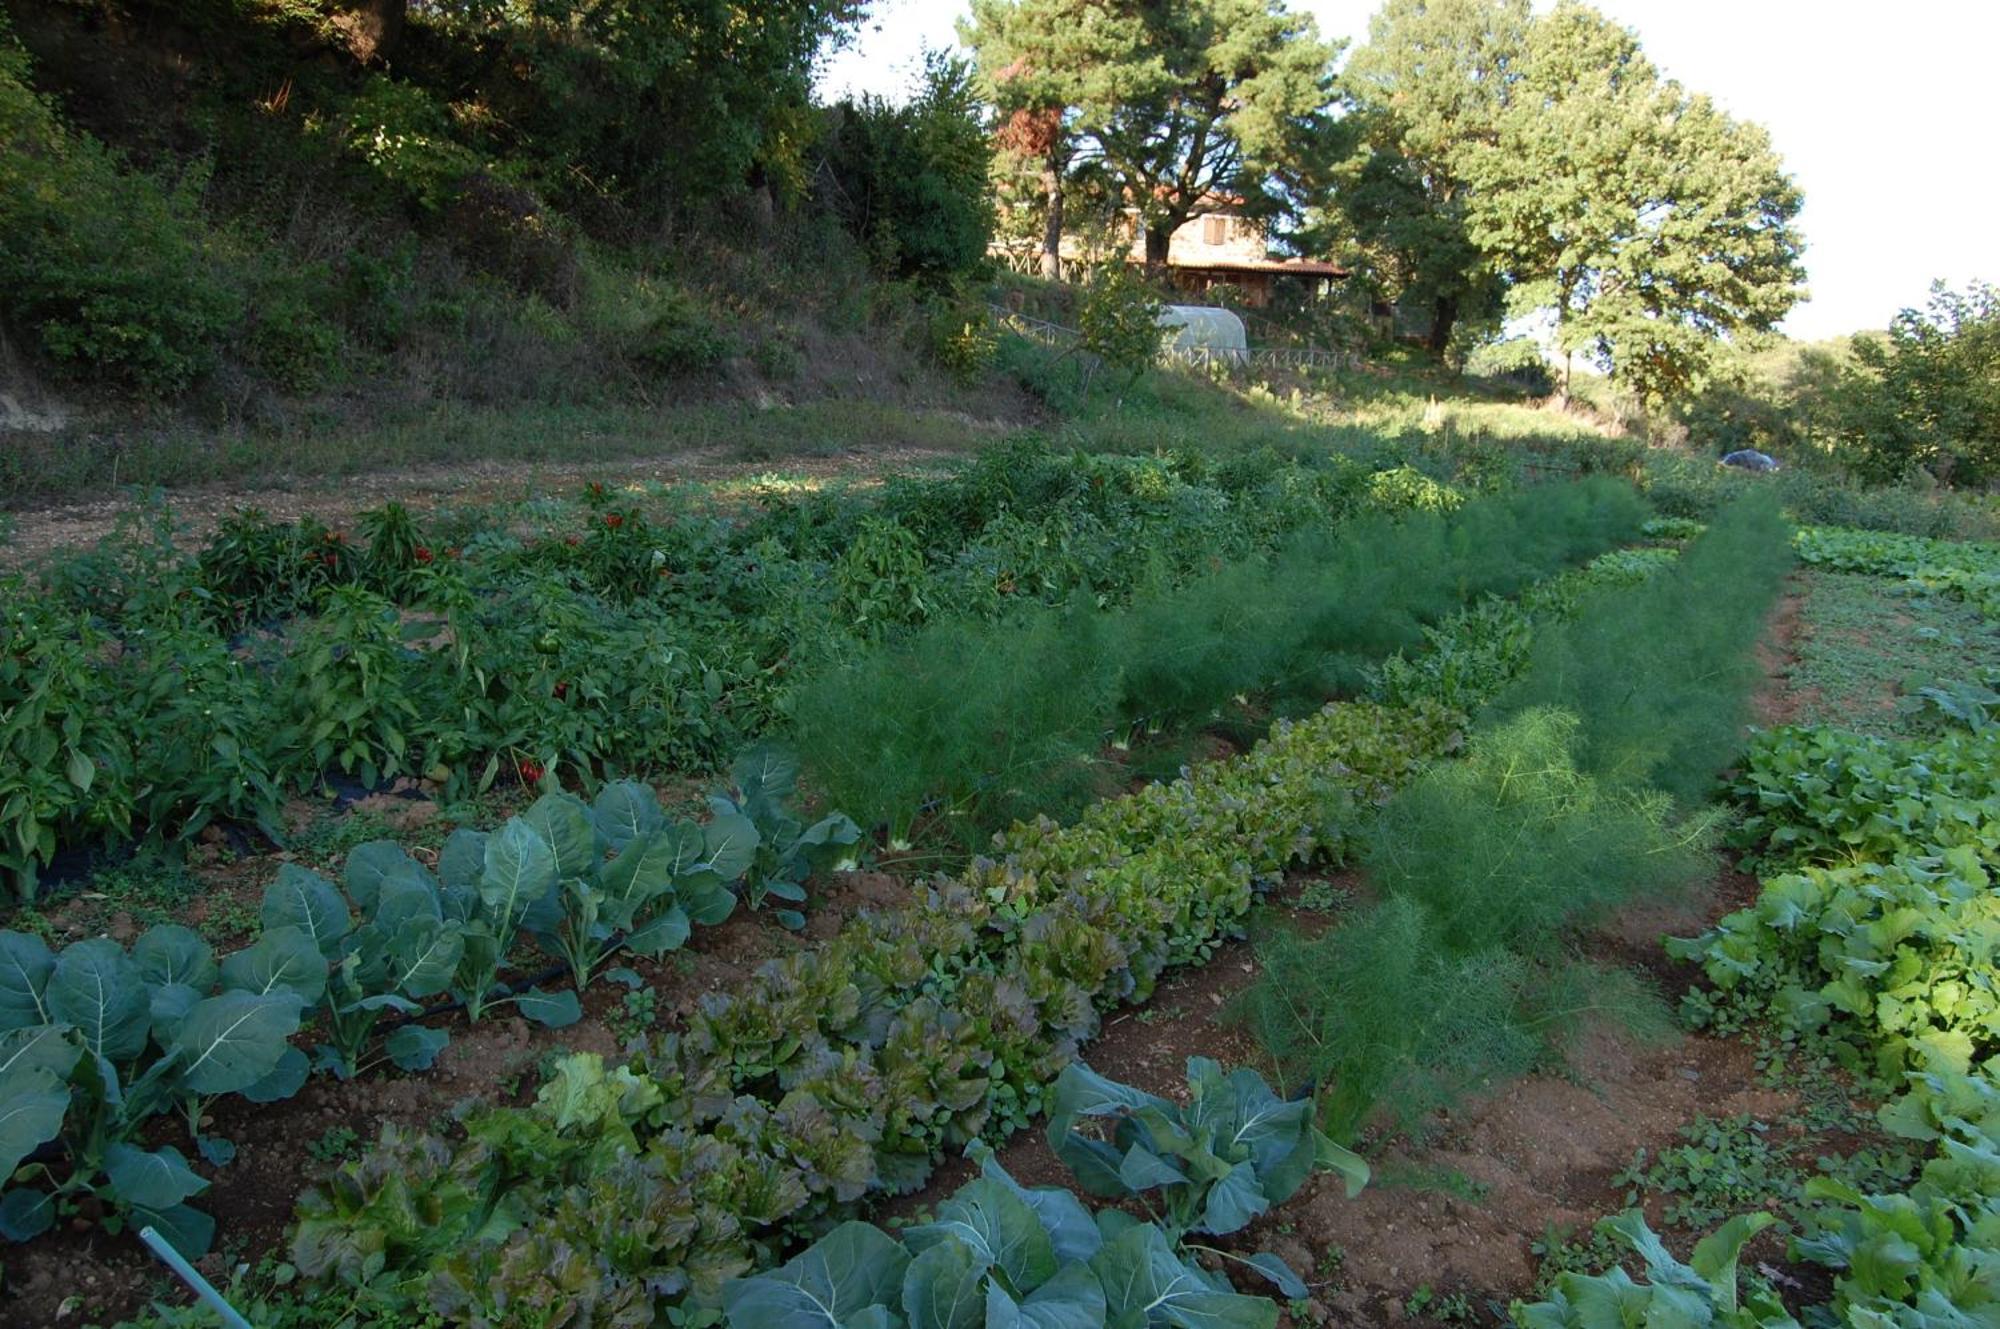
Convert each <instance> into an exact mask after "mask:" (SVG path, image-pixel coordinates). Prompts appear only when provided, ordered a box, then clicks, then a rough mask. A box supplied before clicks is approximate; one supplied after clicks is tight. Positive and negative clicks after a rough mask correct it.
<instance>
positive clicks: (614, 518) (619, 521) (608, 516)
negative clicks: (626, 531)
mask: <svg viewBox="0 0 2000 1329" xmlns="http://www.w3.org/2000/svg"><path fill="white" fill-rule="evenodd" d="M604 524H605V525H606V526H609V527H610V528H611V529H612V530H614V531H615V530H617V529H618V528H619V527H620V526H623V525H624V524H625V519H624V518H623V517H621V516H619V515H618V514H617V513H615V512H607V513H605V514H604Z"/></svg>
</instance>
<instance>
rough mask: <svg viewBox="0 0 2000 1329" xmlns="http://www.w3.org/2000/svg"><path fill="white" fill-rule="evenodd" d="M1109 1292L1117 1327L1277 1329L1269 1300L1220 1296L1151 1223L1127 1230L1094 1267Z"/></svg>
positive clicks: (1109, 1310)
mask: <svg viewBox="0 0 2000 1329" xmlns="http://www.w3.org/2000/svg"><path fill="white" fill-rule="evenodd" d="M1090 1267H1091V1270H1092V1272H1094V1273H1095V1274H1096V1275H1097V1279H1098V1282H1099V1283H1100V1284H1102V1285H1103V1288H1104V1300H1105V1314H1106V1316H1107V1320H1108V1322H1109V1323H1111V1324H1115V1325H1129V1326H1133V1327H1134V1329H1136V1327H1137V1326H1139V1325H1148V1324H1151V1325H1172V1326H1174V1327H1175V1329H1273V1326H1275V1325H1276V1324H1277V1322H1278V1308H1277V1305H1276V1304H1275V1303H1273V1302H1271V1301H1267V1300H1266V1299H1264V1298H1263V1297H1246V1296H1243V1295H1241V1294H1240V1293H1235V1292H1222V1291H1218V1290H1217V1289H1216V1288H1215V1287H1214V1286H1213V1285H1211V1284H1210V1283H1209V1281H1208V1280H1207V1279H1206V1278H1205V1277H1203V1276H1202V1273H1201V1271H1200V1270H1198V1269H1194V1268H1191V1267H1190V1266H1188V1265H1187V1264H1186V1263H1184V1262H1183V1261H1182V1260H1181V1258H1180V1257H1179V1256H1178V1255H1176V1254H1175V1253H1174V1249H1173V1247H1172V1246H1171V1245H1169V1244H1168V1242H1167V1238H1166V1234H1164V1233H1163V1232H1161V1231H1160V1230H1159V1229H1158V1228H1156V1227H1154V1226H1153V1225H1152V1224H1151V1223H1141V1224H1138V1225H1136V1226H1134V1227H1130V1228H1127V1229H1126V1230H1125V1231H1124V1232H1122V1233H1120V1234H1119V1235H1118V1236H1116V1237H1113V1238H1112V1239H1111V1240H1109V1241H1107V1242H1105V1243H1104V1248H1103V1249H1102V1250H1100V1251H1098V1252H1097V1254H1096V1256H1095V1257H1093V1258H1092V1260H1091V1262H1090Z"/></svg>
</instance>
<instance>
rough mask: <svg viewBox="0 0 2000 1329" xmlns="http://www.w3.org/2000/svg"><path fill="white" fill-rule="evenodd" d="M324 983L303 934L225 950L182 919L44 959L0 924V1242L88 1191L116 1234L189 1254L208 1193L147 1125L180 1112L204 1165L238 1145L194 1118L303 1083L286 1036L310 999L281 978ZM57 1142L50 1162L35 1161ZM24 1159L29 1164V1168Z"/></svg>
mask: <svg viewBox="0 0 2000 1329" xmlns="http://www.w3.org/2000/svg"><path fill="white" fill-rule="evenodd" d="M294 974H296V976H297V977H298V979H299V980H300V981H302V982H304V983H305V984H306V985H307V986H308V987H310V986H311V985H312V983H313V978H314V976H315V975H316V976H317V979H318V982H319V983H320V984H322V985H323V983H324V981H325V975H326V969H325V963H324V961H323V960H322V959H321V958H320V955H319V952H318V950H317V948H316V947H315V946H314V945H313V942H312V941H311V939H310V938H308V937H306V936H305V935H304V934H303V933H301V932H299V931H298V930H297V929H296V928H290V927H286V928H281V929H279V930H278V932H277V933H276V934H273V940H272V944H270V945H268V946H266V945H262V944H261V943H260V946H253V947H250V948H248V949H246V950H242V951H238V952H237V953H235V954H234V955H230V956H226V957H224V958H223V959H222V961H221V962H220V963H219V964H218V963H217V961H216V959H215V957H214V955H213V953H212V952H211V951H210V949H209V947H208V944H207V943H206V942H204V941H202V940H201V938H200V937H198V936H196V935H195V934H194V933H193V932H191V931H189V930H188V929H186V928H183V927H180V926H177V925H173V924H168V925H164V926H161V927H156V928H152V929H150V930H149V931H147V932H146V933H144V934H143V935H141V936H140V937H139V939H138V940H137V941H136V942H135V943H134V944H133V947H132V949H131V951H130V952H129V953H128V952H127V951H126V950H125V948H123V947H121V946H119V945H118V944H117V943H116V942H113V941H109V940H105V939H103V938H96V939H92V940H89V941H80V942H76V943H74V944H73V945H70V946H68V947H65V948H64V949H63V951H62V952H61V953H60V954H53V955H52V954H51V953H50V952H49V950H48V948H47V947H46V946H44V945H43V943H42V942H41V941H40V940H39V939H38V938H35V937H32V936H29V935H27V934H25V933H20V932H13V931H0V1183H4V1182H5V1181H6V1180H7V1179H11V1186H10V1187H9V1188H8V1189H6V1190H5V1192H4V1194H0V1236H4V1237H6V1238H7V1239H8V1240H10V1241H25V1240H28V1239H29V1238H31V1237H34V1236H37V1235H39V1234H40V1233H41V1232H43V1231H45V1230H47V1229H48V1227H49V1226H50V1225H51V1224H53V1223H54V1222H55V1221H56V1219H57V1217H58V1216H59V1215H63V1216H67V1215H70V1214H74V1213H75V1212H77V1210H78V1206H79V1204H80V1203H81V1202H82V1201H83V1200H85V1199H87V1198H90V1197H93V1196H94V1197H96V1199H97V1200H98V1201H99V1202H100V1203H101V1204H102V1205H103V1207H104V1208H105V1209H106V1210H108V1211H109V1215H110V1216H109V1218H108V1219H107V1220H106V1222H107V1226H109V1227H111V1228H112V1229H113V1230H117V1229H118V1228H119V1227H121V1226H123V1225H125V1224H127V1223H140V1224H144V1223H150V1224H151V1225H153V1226H154V1227H155V1228H158V1229H159V1230H160V1231H161V1232H162V1233H163V1234H165V1235H166V1236H167V1237H168V1239H169V1240H171V1241H172V1242H173V1243H174V1245H175V1246H177V1247H179V1248H180V1249H181V1250H182V1251H184V1252H185V1253H187V1254H189V1255H191V1256H193V1255H200V1254H202V1253H203V1252H205V1251H206V1250H207V1249H208V1244H209V1241H210V1239H211V1237H212V1235H213V1233H214V1230H215V1224H214V1220H213V1219H211V1218H209V1216H208V1215H206V1214H204V1213H202V1212H201V1211H199V1210H197V1209H195V1208H194V1207H192V1206H191V1205H189V1204H188V1203H187V1201H188V1200H189V1199H191V1198H192V1197H194V1196H195V1195H198V1194H199V1193H201V1192H202V1191H204V1190H206V1189H207V1188H208V1182H207V1180H206V1179H205V1178H203V1177H201V1176H199V1175H198V1174H197V1173H195V1171H194V1170H193V1168H192V1167H191V1166H190V1165H189V1162H188V1160H187V1159H186V1157H184V1156H183V1155H182V1154H181V1152H180V1151H179V1150H178V1149H176V1148H174V1147H173V1146H172V1145H164V1146H160V1147H158V1148H151V1149H149V1148H147V1147H145V1145H144V1143H143V1140H142V1132H143V1130H144V1127H145V1125H146V1123H147V1121H148V1120H149V1119H151V1118H152V1117H154V1116H157V1115H159V1114H161V1113H167V1112H174V1113H178V1114H180V1115H181V1116H183V1117H184V1118H185V1120H186V1121H187V1123H188V1125H189V1128H190V1132H191V1133H193V1134H194V1135H195V1138H196V1141H197V1143H198V1144H200V1145H201V1152H202V1153H203V1154H204V1155H206V1156H208V1157H209V1158H210V1159H211V1160H223V1161H226V1159H227V1157H228V1155H229V1154H231V1153H233V1152H234V1149H233V1146H230V1145H229V1144H228V1142H227V1141H221V1140H214V1139H210V1138H204V1137H202V1136H200V1135H199V1133H198V1131H195V1130H194V1128H195V1126H196V1124H197V1123H199V1122H200V1120H201V1118H202V1114H203V1112H204V1111H205V1109H206V1104H207V1103H208V1102H209V1101H210V1100H212V1099H214V1098H216V1097H218V1096H220V1095H224V1094H240V1095H242V1096H243V1097H245V1098H248V1099H250V1100H251V1101H252V1102H271V1101H274V1100H276V1099H281V1098H287V1097H289V1096H291V1095H292V1094H293V1093H296V1092H297V1091H298V1088H299V1086H300V1085H301V1084H303V1083H304V1082H305V1078H306V1074H307V1064H306V1058H305V1055H304V1054H303V1053H302V1052H300V1051H299V1050H298V1049H296V1048H294V1047H292V1046H291V1043H290V1041H289V1040H290V1038H291V1035H292V1034H293V1032H294V1031H295V1030H297V1028H298V1026H299V1018H300V1015H301V1012H302V1011H303V1010H304V1008H305V1006H306V1004H307V1001H306V998H305V997H304V996H302V995H301V993H300V992H299V991H298V990H296V989H295V988H294V987H293V986H292V983H291V982H290V981H289V980H290V978H291V977H292V976H293V975H294ZM47 1145H53V1146H54V1148H55V1150H56V1153H55V1154H54V1156H52V1157H45V1156H43V1155H39V1154H38V1153H37V1151H38V1150H39V1149H41V1148H42V1147H43V1146H47ZM24 1164H25V1166H24Z"/></svg>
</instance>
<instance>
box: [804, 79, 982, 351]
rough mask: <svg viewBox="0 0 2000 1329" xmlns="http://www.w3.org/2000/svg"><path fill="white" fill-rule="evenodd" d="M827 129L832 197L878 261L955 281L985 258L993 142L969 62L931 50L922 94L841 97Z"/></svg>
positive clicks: (887, 268)
mask: <svg viewBox="0 0 2000 1329" xmlns="http://www.w3.org/2000/svg"><path fill="white" fill-rule="evenodd" d="M823 133H824V138H823V141H822V146H823V150H824V153H825V166H824V170H825V173H826V175H827V177H828V179H827V180H826V182H825V184H824V186H823V187H824V190H825V193H826V195H827V198H826V202H827V203H828V205H829V206H830V207H831V208H832V210H833V211H834V212H835V213H836V214H837V215H839V216H840V217H841V218H842V220H843V221H844V222H845V223H846V225H847V227H848V229H849V230H850V231H852V232H853V233H854V235H855V236H856V238H858V239H860V240H861V241H862V242H863V244H864V245H866V247H867V249H868V251H869V253H870V254H871V255H872V256H873V258H874V262H875V266H876V267H877V268H878V269H880V270H881V271H883V272H886V273H889V274H891V275H894V276H898V277H916V278H922V279H924V280H925V281H928V282H948V281H949V280H950V279H952V278H954V277H958V276H961V275H964V274H966V273H969V272H971V271H973V270H974V269H976V268H978V267H979V266H980V265H981V264H983V263H984V262H985V261H986V242H987V240H988V239H989V238H991V236H992V234H993V202H992V194H991V190H990V187H989V185H988V183H987V172H988V169H989V167H990V165H991V163H992V159H993V149H992V146H991V141H990V140H989V139H988V137H987V134H986V131H985V126H984V124H983V123H982V120H981V112H980V106H979V100H978V97H977V94H976V93H975V92H974V90H973V80H972V67H971V65H970V63H969V62H967V61H964V60H961V59H958V58H956V57H953V56H948V55H941V54H938V53H936V52H932V53H929V54H928V55H927V56H926V58H925V62H924V70H923V75H922V77H921V80H920V82H919V84H918V88H917V94H916V96H915V97H913V98H911V99H910V100H909V101H908V102H907V103H905V104H903V105H901V106H896V105H892V104H890V103H889V102H886V101H883V100H881V99H880V98H877V97H872V96H871V97H865V98H863V99H862V100H861V101H860V102H858V103H857V102H852V101H844V102H841V103H840V104H839V105H837V106H835V107H833V108H831V109H830V110H828V111H827V112H826V113H825V117H824V130H823ZM984 322H985V319H984V317H983V315H982V317H981V318H980V323H981V324H982V325H983V324H984Z"/></svg>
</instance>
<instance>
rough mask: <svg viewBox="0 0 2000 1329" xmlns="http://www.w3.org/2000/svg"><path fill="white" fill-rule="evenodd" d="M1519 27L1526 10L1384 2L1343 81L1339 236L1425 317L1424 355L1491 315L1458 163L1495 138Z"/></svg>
mask: <svg viewBox="0 0 2000 1329" xmlns="http://www.w3.org/2000/svg"><path fill="white" fill-rule="evenodd" d="M1529 23H1530V14H1529V10H1528V0H1387V3H1385V4H1384V5H1383V6H1382V8H1381V9H1380V10H1379V11H1377V13H1376V14H1375V17H1374V18H1373V19H1371V20H1370V21H1369V26H1368V41H1367V43H1366V44H1365V45H1363V46H1361V47H1360V48H1358V49H1357V50H1356V51H1355V53H1354V56H1353V58H1352V59H1351V60H1349V61H1348V63H1347V67H1346V68H1345V69H1344V70H1343V71H1342V73H1341V91H1342V94H1343V99H1344V101H1345V103H1346V105H1347V107H1348V108H1349V117H1348V124H1347V127H1348V132H1349V133H1350V135H1351V136H1352V143H1353V146H1354V150H1353V151H1352V152H1351V153H1350V154H1349V156H1348V157H1347V160H1346V161H1345V163H1344V164H1343V166H1342V169H1341V171H1340V173H1339V176H1338V184H1337V192H1336V195H1335V198H1336V203H1337V213H1338V216H1339V218H1340V221H1341V223H1343V225H1342V226H1341V227H1339V228H1338V231H1339V233H1340V234H1341V235H1342V238H1344V239H1346V240H1348V241H1349V242H1350V243H1351V244H1352V245H1353V246H1354V247H1355V248H1356V249H1357V250H1358V251H1359V254H1360V256H1361V257H1362V259H1363V262H1362V265H1361V266H1362V267H1363V268H1364V270H1370V271H1372V272H1373V274H1374V276H1375V278H1376V283H1377V285H1378V286H1380V287H1382V288H1383V293H1384V294H1385V295H1387V296H1388V297H1389V298H1391V299H1396V300H1402V301H1407V302H1412V303H1417V304H1421V305H1425V306H1428V307H1429V308H1430V310H1431V324H1430V334H1429V338H1428V341H1429V344H1430V347H1431V349H1432V350H1434V351H1438V352H1443V351H1444V350H1445V349H1446V348H1447V346H1448V345H1449V344H1450V342H1451V337H1452V332H1453V330H1454V327H1455V326H1456V324H1457V321H1458V320H1459V319H1460V318H1461V317H1469V318H1471V319H1473V320H1474V321H1475V322H1477V323H1479V324H1480V325H1482V326H1488V325H1490V324H1491V323H1492V322H1493V321H1494V320H1495V319H1496V318H1497V315H1498V314H1499V311H1500V302H1501V298H1502V294H1503V288H1502V284H1501V281H1500V275H1499V272H1498V270H1497V269H1496V266H1495V264H1494V262H1493V260H1492V257H1491V256H1490V255H1489V254H1488V253H1487V252H1486V251H1485V250H1484V249H1482V248H1481V247H1480V246H1479V245H1478V244H1477V243H1476V242H1474V240H1473V238H1472V236H1471V235H1470V233H1469V232H1468V230H1467V212H1468V208H1469V206H1470V204H1471V202H1472V199H1471V188H1470V184H1469V182H1468V181H1467V180H1466V178H1465V171H1466V161H1467V157H1468V154H1469V153H1470V152H1471V151H1472V150H1473V149H1474V148H1475V147H1477V146H1478V145H1480V144H1486V143H1491V142H1493V140H1494V139H1495V137H1496V136H1497V134H1498V132H1499V128H1498V125H1499V119H1500V115H1501V112H1502V111H1503V110H1505V108H1506V104H1507V97H1508V94H1509V90H1510V87H1511V85H1512V83H1513V80H1514V79H1515V77H1516V75H1517V70H1518V67H1519V65H1520V62H1521V59H1522V56H1523V54H1524V52H1525V49H1526V46H1527V40H1528V26H1529Z"/></svg>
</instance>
